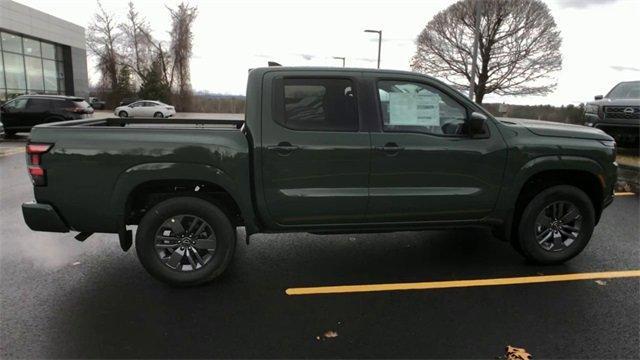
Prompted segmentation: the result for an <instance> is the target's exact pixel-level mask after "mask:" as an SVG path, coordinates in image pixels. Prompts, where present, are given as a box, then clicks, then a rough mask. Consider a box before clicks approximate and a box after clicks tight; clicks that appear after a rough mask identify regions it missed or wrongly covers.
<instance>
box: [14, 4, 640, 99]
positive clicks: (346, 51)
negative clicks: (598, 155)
mask: <svg viewBox="0 0 640 360" xmlns="http://www.w3.org/2000/svg"><path fill="white" fill-rule="evenodd" d="M17 1H18V2H20V3H22V4H24V5H27V6H30V7H33V8H35V9H38V10H41V11H44V12H46V13H48V14H51V15H53V16H56V17H59V18H62V19H64V20H67V21H70V22H72V23H75V24H78V25H80V26H84V27H85V28H86V27H87V25H88V24H89V22H90V21H91V20H92V16H93V13H94V12H95V9H96V2H95V1H92V0H17ZM177 2H178V1H177V0H164V1H163V0H135V2H134V3H135V5H136V7H137V8H138V10H139V11H140V13H141V14H142V15H144V16H145V17H146V18H147V20H149V22H150V24H151V27H152V29H153V31H154V36H155V37H156V38H159V39H163V40H169V34H168V31H169V28H170V22H169V13H168V10H167V9H166V7H165V5H167V6H172V7H173V6H175V5H176V4H177ZM545 2H546V3H547V5H548V6H549V8H550V10H551V14H552V15H553V17H554V19H555V21H556V24H557V26H558V28H559V30H560V32H561V36H562V47H561V52H562V56H563V67H562V70H561V71H560V72H559V73H558V74H557V81H558V87H557V88H556V90H555V91H554V92H553V93H551V94H549V95H546V96H520V97H513V96H509V97H507V96H497V95H487V96H486V97H485V100H484V102H485V103H490V102H506V103H511V104H529V105H534V104H552V105H562V104H564V105H567V104H579V103H580V102H585V101H588V100H591V99H593V97H594V95H599V94H606V93H607V92H608V90H609V89H610V88H611V87H613V85H615V84H616V83H618V82H620V81H625V80H640V47H639V46H637V41H638V40H637V36H638V34H639V33H640V30H638V18H639V16H640V0H545ZM102 3H103V6H104V7H105V8H106V9H107V10H108V11H110V12H113V13H114V14H115V15H116V16H118V17H120V18H123V17H124V16H125V12H126V9H127V3H128V0H102ZM189 3H190V4H192V5H196V6H197V7H198V18H197V19H196V22H195V24H194V28H193V32H194V43H193V58H192V60H191V78H192V85H193V88H194V89H195V90H207V91H210V92H214V93H223V94H244V93H245V87H246V76H247V71H248V69H250V68H255V67H260V66H266V64H267V61H269V60H272V61H276V62H278V63H280V64H282V65H290V66H312V65H314V66H315V65H319V66H342V60H339V59H334V57H345V58H346V66H347V67H365V68H375V67H376V59H377V51H378V49H377V46H378V42H377V41H378V38H377V34H371V33H365V32H364V30H365V29H373V30H382V39H383V42H382V56H381V68H385V69H399V70H410V68H409V61H410V59H411V57H412V56H413V54H414V53H415V50H416V46H415V39H416V37H417V36H418V34H419V33H420V31H421V30H422V29H423V28H424V27H425V25H426V24H427V23H428V22H429V20H430V19H431V18H432V17H433V16H434V15H435V14H436V13H438V12H439V11H441V10H444V9H446V8H447V7H448V6H449V5H451V4H452V3H454V1H445V0H419V1H418V0H287V1H285V0H263V1H260V0H199V1H198V0H189ZM93 63H94V62H93V61H91V59H90V61H89V78H90V81H92V82H96V81H97V80H98V77H99V75H98V74H97V73H96V71H95V69H94V68H93Z"/></svg>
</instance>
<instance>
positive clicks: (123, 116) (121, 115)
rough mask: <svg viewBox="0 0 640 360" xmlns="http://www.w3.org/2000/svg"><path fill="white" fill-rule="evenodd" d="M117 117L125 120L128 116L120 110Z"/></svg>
mask: <svg viewBox="0 0 640 360" xmlns="http://www.w3.org/2000/svg"><path fill="white" fill-rule="evenodd" d="M118 116H120V117H121V118H126V117H128V116H129V114H127V112H126V111H124V110H122V111H120V112H119V113H118Z"/></svg>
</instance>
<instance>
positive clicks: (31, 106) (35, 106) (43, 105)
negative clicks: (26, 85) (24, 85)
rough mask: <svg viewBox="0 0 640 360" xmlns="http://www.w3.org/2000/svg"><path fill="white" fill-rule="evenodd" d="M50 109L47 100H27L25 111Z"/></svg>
mask: <svg viewBox="0 0 640 360" xmlns="http://www.w3.org/2000/svg"><path fill="white" fill-rule="evenodd" d="M49 108H50V100H49V99H35V98H34V99H29V102H28V103H27V109H28V110H29V111H47V110H49Z"/></svg>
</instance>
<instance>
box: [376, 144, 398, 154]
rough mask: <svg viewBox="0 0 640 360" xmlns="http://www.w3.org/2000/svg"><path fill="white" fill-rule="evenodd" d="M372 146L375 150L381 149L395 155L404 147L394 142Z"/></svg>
mask: <svg viewBox="0 0 640 360" xmlns="http://www.w3.org/2000/svg"><path fill="white" fill-rule="evenodd" d="M373 148H374V149H375V150H377V151H382V152H384V153H385V154H387V155H390V156H393V155H397V154H398V153H399V152H400V151H401V150H403V149H404V147H402V146H398V144H396V143H386V144H385V145H384V146H374V147H373Z"/></svg>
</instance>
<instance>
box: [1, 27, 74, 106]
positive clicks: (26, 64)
mask: <svg viewBox="0 0 640 360" xmlns="http://www.w3.org/2000/svg"><path fill="white" fill-rule="evenodd" d="M0 39H1V41H0V54H1V55H2V56H0V101H2V102H4V101H5V100H8V99H11V98H13V97H15V96H18V95H21V94H64V93H65V91H64V89H65V86H64V81H65V76H64V75H65V72H64V60H65V59H64V57H63V54H64V51H63V49H62V46H60V45H57V44H52V43H48V42H44V41H40V40H37V39H32V38H28V37H25V36H20V35H16V34H12V33H8V32H4V31H3V32H0Z"/></svg>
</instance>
